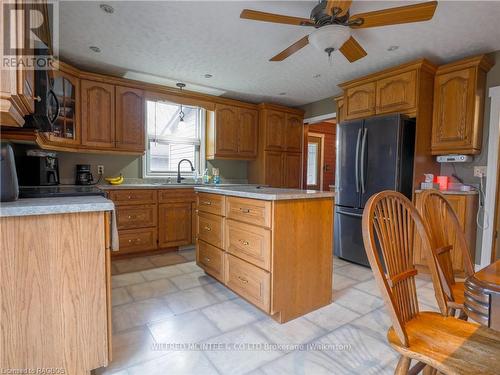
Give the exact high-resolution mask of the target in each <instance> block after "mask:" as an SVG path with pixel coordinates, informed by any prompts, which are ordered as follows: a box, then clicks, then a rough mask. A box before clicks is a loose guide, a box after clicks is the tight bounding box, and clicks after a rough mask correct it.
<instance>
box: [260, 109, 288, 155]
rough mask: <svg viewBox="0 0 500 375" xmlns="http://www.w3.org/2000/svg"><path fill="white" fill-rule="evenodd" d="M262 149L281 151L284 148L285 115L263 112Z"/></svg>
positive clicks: (270, 111) (272, 111)
mask: <svg viewBox="0 0 500 375" xmlns="http://www.w3.org/2000/svg"><path fill="white" fill-rule="evenodd" d="M263 127H264V148H265V149H266V150H276V151H282V150H283V149H284V148H285V147H286V146H285V130H286V114H285V113H284V112H279V111H274V110H265V111H264V124H263Z"/></svg>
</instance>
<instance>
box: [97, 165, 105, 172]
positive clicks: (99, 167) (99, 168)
mask: <svg viewBox="0 0 500 375" xmlns="http://www.w3.org/2000/svg"><path fill="white" fill-rule="evenodd" d="M97 174H104V165H98V166H97Z"/></svg>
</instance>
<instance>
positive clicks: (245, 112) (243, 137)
mask: <svg viewBox="0 0 500 375" xmlns="http://www.w3.org/2000/svg"><path fill="white" fill-rule="evenodd" d="M258 121H259V116H258V112H257V111H256V110H254V109H246V108H240V109H239V129H238V156H239V157H248V158H255V157H256V156H257V127H258V125H259V122H258Z"/></svg>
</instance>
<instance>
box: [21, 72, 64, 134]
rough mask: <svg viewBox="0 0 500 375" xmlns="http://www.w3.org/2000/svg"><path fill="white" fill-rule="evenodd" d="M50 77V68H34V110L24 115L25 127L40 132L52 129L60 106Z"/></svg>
mask: <svg viewBox="0 0 500 375" xmlns="http://www.w3.org/2000/svg"><path fill="white" fill-rule="evenodd" d="M51 77H52V71H51V70H47V69H37V70H35V111H34V113H33V114H30V115H28V116H26V117H25V126H24V127H25V128H34V129H37V130H40V131H42V132H51V131H52V130H53V126H54V122H55V121H56V119H57V117H58V116H59V111H60V108H61V107H60V103H59V100H58V98H57V95H56V94H55V92H54V88H53V79H52V78H51Z"/></svg>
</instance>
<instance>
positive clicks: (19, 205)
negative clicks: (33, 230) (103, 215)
mask: <svg viewBox="0 0 500 375" xmlns="http://www.w3.org/2000/svg"><path fill="white" fill-rule="evenodd" d="M114 207H115V206H114V204H113V202H112V201H110V200H109V199H106V198H104V197H100V196H82V197H57V198H26V199H19V200H17V201H14V202H2V203H1V204H0V217H8V216H30V215H49V214H64V213H73V212H96V211H113V210H114Z"/></svg>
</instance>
